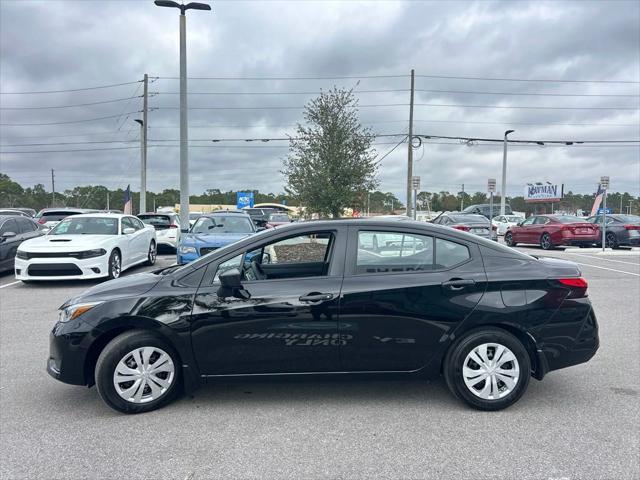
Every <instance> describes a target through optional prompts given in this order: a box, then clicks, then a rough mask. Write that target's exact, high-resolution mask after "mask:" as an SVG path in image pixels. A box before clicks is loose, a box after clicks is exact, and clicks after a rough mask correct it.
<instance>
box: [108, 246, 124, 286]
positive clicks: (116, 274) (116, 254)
mask: <svg viewBox="0 0 640 480" xmlns="http://www.w3.org/2000/svg"><path fill="white" fill-rule="evenodd" d="M116 264H117V267H116ZM121 274H122V256H121V255H120V251H119V250H114V251H113V252H111V255H109V280H114V279H116V278H120V275H121Z"/></svg>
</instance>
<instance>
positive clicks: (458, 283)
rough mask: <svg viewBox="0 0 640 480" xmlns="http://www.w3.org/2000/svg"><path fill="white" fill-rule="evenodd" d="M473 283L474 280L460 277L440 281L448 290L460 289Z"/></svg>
mask: <svg viewBox="0 0 640 480" xmlns="http://www.w3.org/2000/svg"><path fill="white" fill-rule="evenodd" d="M475 284H476V282H475V280H463V279H461V278H454V279H451V280H449V281H447V282H442V286H443V287H445V288H448V289H449V290H462V289H463V288H465V287H471V286H473V285H475Z"/></svg>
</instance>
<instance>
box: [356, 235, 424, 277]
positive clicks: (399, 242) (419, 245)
mask: <svg viewBox="0 0 640 480" xmlns="http://www.w3.org/2000/svg"><path fill="white" fill-rule="evenodd" d="M433 260H434V258H433V237H429V236H425V235H414V234H408V233H396V232H381V231H360V232H358V254H357V257H356V273H357V274H365V273H393V272H416V271H423V270H432V269H433V266H434V261H433Z"/></svg>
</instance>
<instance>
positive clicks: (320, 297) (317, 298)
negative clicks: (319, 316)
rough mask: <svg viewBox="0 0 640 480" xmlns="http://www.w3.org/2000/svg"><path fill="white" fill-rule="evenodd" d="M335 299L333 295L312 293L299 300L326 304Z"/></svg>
mask: <svg viewBox="0 0 640 480" xmlns="http://www.w3.org/2000/svg"><path fill="white" fill-rule="evenodd" d="M332 298H333V293H317V292H312V293H308V294H306V295H302V296H301V297H300V298H298V300H300V301H301V302H326V301H327V300H331V299H332Z"/></svg>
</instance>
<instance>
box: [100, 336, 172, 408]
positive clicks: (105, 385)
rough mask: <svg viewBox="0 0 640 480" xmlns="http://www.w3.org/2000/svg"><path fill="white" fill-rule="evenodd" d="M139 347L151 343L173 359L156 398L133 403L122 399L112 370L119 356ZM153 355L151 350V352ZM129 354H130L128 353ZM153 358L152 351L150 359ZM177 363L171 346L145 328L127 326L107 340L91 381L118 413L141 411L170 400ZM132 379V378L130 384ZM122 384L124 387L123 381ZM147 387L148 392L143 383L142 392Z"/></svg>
mask: <svg viewBox="0 0 640 480" xmlns="http://www.w3.org/2000/svg"><path fill="white" fill-rule="evenodd" d="M143 347H153V348H155V349H160V350H162V351H163V352H165V353H166V354H167V355H168V356H169V357H170V358H171V362H173V368H174V370H173V376H172V377H171V380H170V385H169V386H168V387H167V389H166V390H165V391H164V392H163V393H162V394H161V395H160V396H159V397H158V398H157V399H152V400H150V401H147V402H146V403H134V402H132V401H128V400H125V399H124V398H123V397H122V396H120V394H119V393H118V392H117V391H116V387H115V385H114V373H115V370H116V367H117V366H118V363H119V362H120V360H123V359H124V358H125V357H127V356H128V354H130V353H131V352H132V351H135V350H136V349H138V348H143ZM154 355H155V353H154ZM130 358H132V357H130ZM152 358H153V355H152V356H151V357H150V359H152ZM181 365H182V364H181V363H180V359H179V357H178V355H177V354H176V353H175V350H174V349H173V348H172V347H171V345H169V344H168V343H167V342H166V341H164V340H163V339H162V338H159V337H157V336H156V335H153V334H152V333H150V332H148V331H145V330H131V331H128V332H125V333H123V334H121V335H119V336H117V337H116V338H114V339H113V340H111V342H109V343H108V344H107V346H106V347H105V348H104V350H102V352H101V353H100V356H99V357H98V361H97V363H96V370H95V372H96V373H95V383H96V388H97V390H98V394H99V395H100V398H102V400H103V401H104V402H105V403H106V404H107V405H108V406H109V407H111V408H113V409H114V410H116V411H118V412H122V413H144V412H149V411H151V410H155V409H157V408H160V407H162V406H163V405H165V404H167V403H168V402H170V401H171V400H172V399H173V398H175V396H176V395H177V394H178V392H179V391H180V382H181V380H182V379H181V375H180V374H181V370H180V367H181ZM133 383H134V382H133V381H132V382H131V384H133ZM123 385H125V387H123V388H126V386H127V384H126V383H125V384H123ZM147 389H148V391H149V393H151V389H150V388H149V387H148V386H145V387H144V388H143V390H144V391H145V392H146V391H147Z"/></svg>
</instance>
